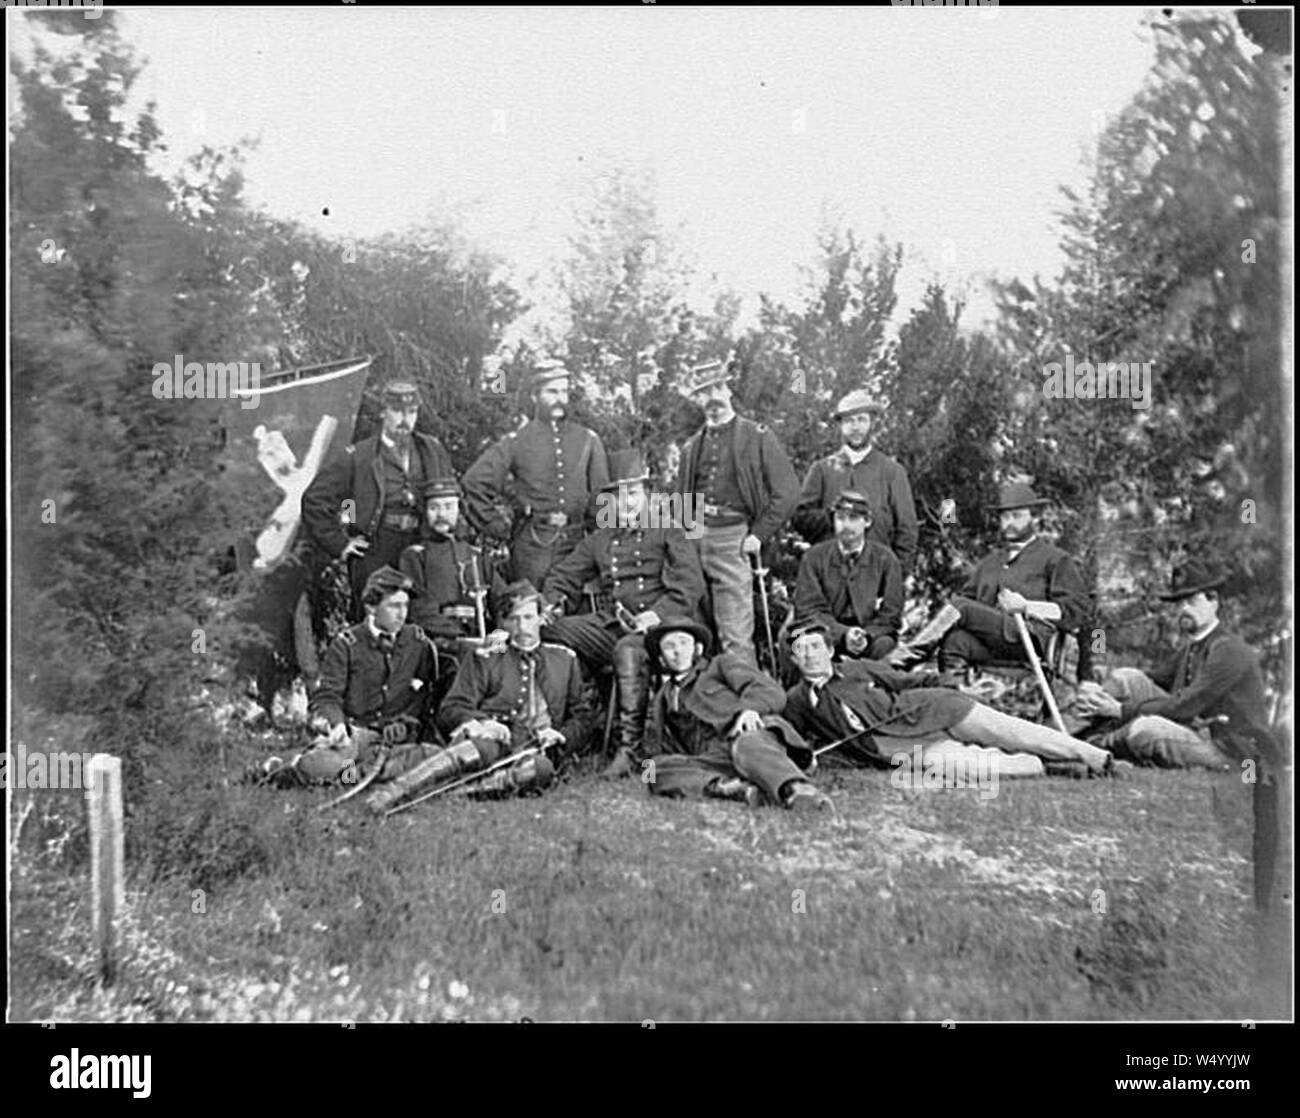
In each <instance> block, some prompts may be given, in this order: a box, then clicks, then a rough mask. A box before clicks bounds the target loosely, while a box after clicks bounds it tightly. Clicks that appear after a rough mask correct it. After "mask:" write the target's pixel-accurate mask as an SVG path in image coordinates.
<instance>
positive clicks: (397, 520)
mask: <svg viewBox="0 0 1300 1118" xmlns="http://www.w3.org/2000/svg"><path fill="white" fill-rule="evenodd" d="M419 411H420V393H419V389H417V388H416V386H415V385H414V384H412V383H410V382H409V381H390V382H389V383H388V384H386V385H385V386H384V390H383V428H382V430H381V431H380V433H379V434H378V435H375V436H373V437H371V438H369V439H362V440H361V441H360V442H359V443H357V444H356V445H354V446H349V447H348V448H347V449H346V450H345V451H344V452H343V453H342V454H340V455H337V456H336V457H334V458H333V459H331V460H330V461H329V462H328V463H326V465H325V466H324V467H323V468H322V469H321V471H320V473H318V474H317V475H316V477H315V479H314V480H313V481H312V483H311V484H310V485H309V486H308V487H307V489H306V491H305V492H304V493H303V495H302V520H303V525H304V526H305V528H306V529H307V532H308V534H309V535H310V536H311V538H312V539H313V541H315V543H316V544H317V545H318V546H319V547H320V548H321V549H322V550H323V551H325V552H326V554H328V555H329V556H331V557H332V558H336V559H337V558H342V559H344V560H347V561H348V562H349V564H350V577H351V583H352V613H353V617H354V618H357V619H360V617H361V611H362V606H361V594H362V590H363V588H364V587H365V585H366V580H367V579H368V578H369V577H370V575H371V574H372V573H373V572H374V571H377V570H379V568H380V567H395V566H396V565H397V564H398V562H399V560H400V559H401V555H402V552H403V551H404V550H405V549H406V548H408V547H410V546H411V545H412V544H414V543H418V542H419V540H420V527H421V525H422V523H423V522H424V514H423V502H422V501H421V499H420V496H419V494H420V490H421V487H422V486H423V485H424V484H425V482H428V481H431V480H433V479H434V478H439V477H447V476H448V475H449V474H451V472H452V470H451V459H450V458H449V457H448V455H447V451H446V450H445V449H444V448H443V445H442V443H440V442H439V441H438V440H437V439H435V438H434V437H433V436H432V435H425V434H416V432H415V421H416V418H417V416H418V415H419Z"/></svg>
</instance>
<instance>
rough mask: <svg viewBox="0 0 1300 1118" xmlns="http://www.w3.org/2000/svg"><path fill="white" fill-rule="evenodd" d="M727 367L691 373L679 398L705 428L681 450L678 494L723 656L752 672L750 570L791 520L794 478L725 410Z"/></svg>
mask: <svg viewBox="0 0 1300 1118" xmlns="http://www.w3.org/2000/svg"><path fill="white" fill-rule="evenodd" d="M728 377H729V373H728V369H727V366H726V365H725V364H724V363H723V362H721V361H708V362H705V363H704V364H703V365H697V366H695V367H694V368H693V369H691V371H690V373H689V375H688V377H687V380H686V384H685V385H684V387H683V390H682V391H683V393H684V394H685V395H686V396H688V397H690V399H692V400H694V401H695V403H697V404H698V405H700V406H701V407H702V408H703V409H704V426H703V428H701V429H700V430H699V431H697V432H696V433H695V434H694V435H692V436H691V437H690V438H689V439H687V440H686V446H685V447H684V448H683V450H682V457H681V466H680V467H679V469H678V477H677V491H678V492H679V493H680V494H681V499H682V508H683V510H684V512H683V516H684V518H685V520H686V522H687V526H688V528H690V529H691V530H692V531H693V533H694V532H698V533H699V535H698V536H697V538H696V539H695V547H696V550H697V552H698V554H699V556H700V567H701V568H702V569H703V571H704V580H705V585H706V587H707V589H708V594H709V599H710V609H711V612H712V614H713V623H714V626H715V627H716V628H717V631H718V640H719V641H720V642H721V645H722V651H723V652H729V653H732V654H734V655H737V656H740V657H742V658H744V659H745V660H747V661H748V662H749V663H750V664H752V665H754V666H755V667H757V665H758V660H757V658H756V656H755V653H754V574H753V567H752V566H751V565H750V563H751V559H754V560H756V559H757V557H758V555H759V552H760V551H761V549H762V546H763V544H764V543H765V542H767V541H768V540H770V539H771V538H772V537H773V536H775V535H776V533H777V530H778V529H779V528H780V527H781V525H782V524H784V523H785V522H786V520H787V519H788V518H789V516H790V513H791V512H792V511H793V510H794V506H795V502H796V501H797V500H798V499H799V479H798V478H797V477H796V476H795V472H794V467H793V466H791V465H790V459H789V458H788V457H787V456H786V453H785V450H784V449H783V448H782V447H781V444H780V442H779V441H778V440H777V437H776V436H775V435H774V434H773V433H772V432H771V431H770V430H768V428H767V427H766V426H765V425H763V424H760V423H755V422H754V421H753V420H752V419H746V418H745V417H744V416H738V415H737V414H736V412H735V410H734V409H733V408H732V405H731V388H730V386H729V385H728Z"/></svg>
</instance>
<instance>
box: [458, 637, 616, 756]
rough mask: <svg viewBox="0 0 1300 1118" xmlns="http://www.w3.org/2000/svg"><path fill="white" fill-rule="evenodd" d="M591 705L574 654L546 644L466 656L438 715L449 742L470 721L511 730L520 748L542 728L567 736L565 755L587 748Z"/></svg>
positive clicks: (514, 740)
mask: <svg viewBox="0 0 1300 1118" xmlns="http://www.w3.org/2000/svg"><path fill="white" fill-rule="evenodd" d="M590 712H591V703H590V698H589V697H588V694H587V689H586V687H585V686H584V685H583V681H582V674H581V672H580V671H579V669H578V658H577V655H576V654H575V653H574V652H573V650H572V649H568V648H564V647H562V646H560V645H558V644H547V643H545V642H543V643H542V644H540V645H538V646H537V647H536V648H534V649H532V650H531V651H529V652H525V651H523V650H522V649H520V648H518V647H517V646H516V645H514V644H513V643H512V644H509V645H507V646H506V648H505V650H504V651H502V652H494V653H490V654H484V653H483V652H481V651H473V652H466V653H465V654H464V655H463V656H462V657H461V662H460V670H459V671H458V672H457V673H456V682H455V683H453V684H452V686H451V690H450V691H448V692H447V696H446V698H444V699H443V701H442V706H441V708H440V709H439V711H438V717H437V721H438V727H439V728H440V729H441V730H442V731H443V732H444V733H446V734H447V735H448V736H449V737H450V736H451V735H452V734H454V733H455V731H456V729H457V727H459V726H461V725H462V724H463V723H465V722H469V721H470V720H477V721H483V720H486V719H491V720H493V721H496V722H500V723H503V724H504V725H506V726H508V727H509V728H510V734H511V744H512V746H513V747H514V748H515V749H519V748H521V747H523V746H524V745H526V744H528V742H530V741H532V740H533V739H534V738H535V736H536V734H537V732H538V731H539V730H542V729H554V730H558V731H559V732H560V733H562V734H563V735H564V739H565V751H566V752H569V753H579V752H581V751H582V750H583V749H584V748H585V744H586V731H587V719H588V717H589V716H590Z"/></svg>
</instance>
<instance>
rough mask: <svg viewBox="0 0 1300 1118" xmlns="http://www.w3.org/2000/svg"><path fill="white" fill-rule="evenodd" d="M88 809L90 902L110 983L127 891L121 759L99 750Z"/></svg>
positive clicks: (103, 973)
mask: <svg viewBox="0 0 1300 1118" xmlns="http://www.w3.org/2000/svg"><path fill="white" fill-rule="evenodd" d="M85 781H86V809H87V811H88V813H89V815H90V901H91V913H92V920H93V925H94V934H95V946H96V947H97V948H98V950H99V977H100V981H101V982H102V983H103V984H104V985H105V986H111V985H112V984H113V981H114V980H115V979H116V977H117V947H118V942H117V941H118V934H119V930H120V929H119V919H120V916H121V912H122V905H123V901H124V896H125V891H124V886H123V875H124V870H125V861H124V856H123V849H122V761H121V759H120V758H118V757H113V756H110V755H109V754H107V753H96V754H95V755H94V756H93V757H92V758H91V759H90V763H89V764H88V765H87V766H86V768H85Z"/></svg>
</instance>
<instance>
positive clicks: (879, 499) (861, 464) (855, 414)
mask: <svg viewBox="0 0 1300 1118" xmlns="http://www.w3.org/2000/svg"><path fill="white" fill-rule="evenodd" d="M880 408H881V405H880V401H879V400H878V399H877V398H876V397H874V396H873V395H872V394H871V393H870V392H867V391H864V390H862V389H858V390H856V391H853V392H850V393H849V394H848V395H847V396H845V397H844V399H842V400H841V401H840V403H839V406H838V407H837V408H836V409H835V418H836V419H837V420H839V424H840V438H841V439H842V440H843V445H842V446H841V447H840V449H839V450H837V451H836V452H835V453H834V454H831V455H829V456H827V457H826V458H822V459H819V460H818V461H816V462H814V463H813V464H812V468H811V469H809V471H808V476H807V477H806V478H804V483H803V492H802V493H801V494H800V496H799V503H798V505H797V506H796V507H795V511H794V516H793V517H792V518H791V523H792V524H793V526H794V529H795V531H797V532H798V533H799V534H800V535H801V536H803V538H804V539H806V540H807V541H808V542H809V543H818V542H820V541H821V540H824V539H827V538H828V537H829V536H830V535H831V534H832V532H833V531H834V524H833V518H834V509H835V502H836V500H838V498H839V495H840V493H842V492H843V491H844V490H845V489H853V490H855V491H857V492H858V493H861V494H863V495H864V496H865V497H866V498H867V500H868V501H869V502H870V503H871V509H872V512H873V514H874V515H873V518H872V523H871V527H870V528H869V529H868V532H867V538H868V539H871V540H873V541H874V542H876V543H879V544H883V545H884V546H885V547H887V548H889V549H890V551H892V552H893V553H894V554H895V555H896V556H897V557H898V562H899V563H900V564H901V566H902V568H903V574H904V575H906V574H907V573H908V572H909V571H910V570H911V569H912V561H913V559H914V557H915V556H916V541H917V536H918V532H919V529H918V527H917V521H916V508H915V506H914V505H913V503H912V486H911V482H909V481H908V477H907V471H906V470H905V469H903V467H902V466H900V465H899V464H898V463H897V462H895V461H894V459H892V458H890V457H889V455H888V454H885V453H884V452H883V451H882V450H880V448H879V447H876V446H874V445H873V444H872V442H871V428H872V425H873V422H874V417H875V416H876V415H877V414H879V412H880Z"/></svg>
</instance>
